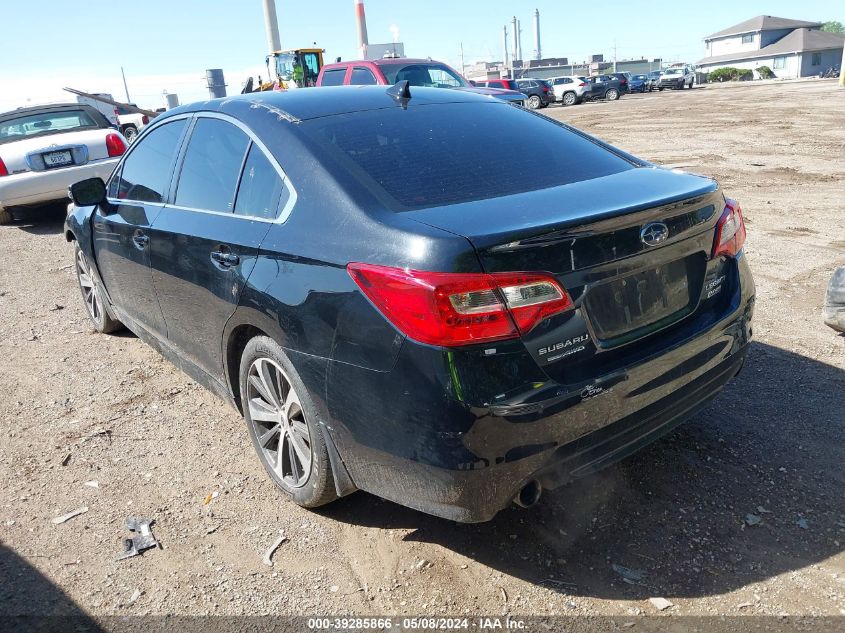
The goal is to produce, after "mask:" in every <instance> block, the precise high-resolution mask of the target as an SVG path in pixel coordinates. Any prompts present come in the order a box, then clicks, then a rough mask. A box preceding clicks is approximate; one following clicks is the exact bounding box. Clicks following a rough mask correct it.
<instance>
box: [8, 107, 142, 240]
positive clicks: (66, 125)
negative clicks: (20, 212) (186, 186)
mask: <svg viewBox="0 0 845 633" xmlns="http://www.w3.org/2000/svg"><path fill="white" fill-rule="evenodd" d="M126 145H127V144H126V139H125V138H124V137H123V136H122V135H121V134H120V132H118V131H117V130H115V129H114V128H113V127H112V126H111V125H110V124H109V122H108V120H106V118H105V117H104V116H103V115H102V114H101V113H100V112H98V111H97V110H96V109H94V108H92V107H91V106H88V105H83V104H78V103H73V104H59V105H47V106H38V107H30V108H18V109H17V110H13V111H11V112H4V113H0V224H8V223H9V222H11V221H12V212H11V209H12V208H14V207H30V206H38V205H41V204H44V203H47V202H52V201H57V200H63V199H65V198H67V189H68V187H69V186H70V185H72V184H73V183H75V182H78V181H80V180H85V179H86V178H92V177H94V176H98V177H100V178H102V179H103V180H107V179H108V177H109V176H110V175H111V172H112V170H113V169H114V167H115V165H117V162H118V160H119V157H120V156H121V155H122V154H123V153H124V152H125V151H126Z"/></svg>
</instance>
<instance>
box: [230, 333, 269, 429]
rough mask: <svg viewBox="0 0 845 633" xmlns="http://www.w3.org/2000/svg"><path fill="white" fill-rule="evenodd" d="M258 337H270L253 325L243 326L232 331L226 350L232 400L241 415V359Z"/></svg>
mask: <svg viewBox="0 0 845 633" xmlns="http://www.w3.org/2000/svg"><path fill="white" fill-rule="evenodd" d="M256 336H268V334H267V333H266V332H264V330H262V329H261V328H258V327H256V326H254V325H252V324H243V325H239V326H237V327H236V328H235V329H234V330H232V331H231V332H230V333H229V336H228V338H227V340H226V350H225V355H224V358H225V362H226V366H225V368H224V369H225V370H226V378H227V380H228V381H229V388H230V389H231V391H232V398H233V400H234V401H235V405H237V408H238V411H239V412H240V413H241V414H243V404H242V403H241V393H240V392H241V387H240V368H241V357H242V356H243V354H244V350H245V349H246V346H247V343H249V342H250V341H251V340H252V339H253V338H255V337H256Z"/></svg>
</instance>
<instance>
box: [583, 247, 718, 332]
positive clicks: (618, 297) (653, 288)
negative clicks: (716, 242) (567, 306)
mask: <svg viewBox="0 0 845 633" xmlns="http://www.w3.org/2000/svg"><path fill="white" fill-rule="evenodd" d="M705 266H706V261H705V258H704V257H703V256H701V255H694V256H690V257H686V258H684V259H678V260H675V261H671V262H666V263H664V264H661V265H659V266H655V267H654V268H649V269H646V270H642V271H638V272H636V273H632V274H630V275H626V276H625V277H621V278H619V279H614V280H612V281H609V282H607V283H604V284H601V285H599V286H596V287H594V288H590V289H589V291H588V292H587V294H586V297H585V305H586V308H587V314H588V318H589V320H590V323H591V325H592V327H593V331H594V333H595V335H596V338H597V339H598V340H599V341H600V342H601V343H602V344H603V347H612V346H614V345H621V344H623V343H627V342H628V341H631V340H633V339H636V338H639V337H641V336H645V335H647V334H650V333H652V332H655V331H657V330H658V329H662V328H664V327H666V326H668V325H671V324H672V323H675V322H676V321H679V320H680V319H682V318H683V317H685V316H686V315H688V314H690V313H691V312H693V311H694V310H695V308H696V306H697V304H698V300H699V297H700V295H701V284H702V283H703V280H704V269H705Z"/></svg>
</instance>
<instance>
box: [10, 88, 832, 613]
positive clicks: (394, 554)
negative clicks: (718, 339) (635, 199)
mask: <svg viewBox="0 0 845 633" xmlns="http://www.w3.org/2000/svg"><path fill="white" fill-rule="evenodd" d="M543 113H544V114H547V115H548V116H551V117H553V118H556V119H560V120H564V121H567V122H570V123H573V124H574V125H576V126H578V127H581V128H583V129H585V130H586V131H588V132H590V133H593V134H595V135H597V136H599V137H601V138H603V139H606V140H608V141H610V142H611V143H613V144H615V145H617V146H619V147H621V148H623V149H625V150H628V151H630V152H632V153H634V154H636V155H638V156H641V157H643V158H646V159H649V160H652V161H655V162H658V163H662V164H670V165H673V166H676V167H679V168H682V169H687V170H689V171H693V172H698V173H702V174H707V175H710V176H714V177H716V178H717V179H718V180H719V181H720V183H721V185H722V187H723V188H724V190H725V191H726V193H727V194H728V195H729V196H731V197H734V198H736V199H738V200H739V201H740V202H741V204H742V207H743V211H744V213H745V217H746V221H747V223H748V242H747V247H746V252H747V256H748V259H749V261H750V263H751V267H752V269H753V271H754V275H755V279H756V283H757V309H756V315H755V325H754V335H755V342H754V343H753V349H752V351H751V353H750V357H749V359H748V363H747V365H746V368H745V369H744V371H743V372H742V373H741V374H740V375H739V376H738V377H737V378H736V379H735V380H734V381H733V382H732V383H731V384H730V385H729V386H728V388H727V389H726V390H725V392H724V393H723V394H722V395H721V396H720V397H719V398H718V399H717V400H716V401H715V402H714V403H713V404H712V405H711V406H710V407H709V408H708V409H707V410H705V411H704V412H703V413H702V414H700V415H698V416H697V417H696V418H695V419H693V420H691V421H690V422H689V423H688V424H686V425H684V426H682V427H680V428H679V429H678V430H677V431H676V432H674V433H672V434H671V435H670V436H668V437H666V438H665V439H663V440H661V441H659V442H657V443H656V444H654V445H652V446H651V447H649V448H648V449H646V450H644V451H642V452H641V453H639V454H637V455H636V456H634V457H631V458H629V459H627V460H625V461H624V462H623V463H621V464H619V465H617V466H615V467H613V468H611V469H609V470H607V471H605V472H604V473H602V474H600V475H598V476H595V477H592V478H590V479H588V480H584V481H581V482H579V483H577V484H575V485H571V486H568V487H565V488H562V489H560V490H557V491H554V492H550V493H547V494H545V495H544V496H543V498H542V500H541V502H540V504H539V505H538V506H536V507H535V508H532V509H530V510H519V509H516V508H514V509H509V510H505V511H503V512H502V513H501V514H500V515H499V516H497V517H496V519H495V520H493V521H491V522H489V523H486V524H481V525H459V524H454V523H451V522H448V521H444V520H441V519H437V518H433V517H430V516H426V515H424V514H420V513H418V512H414V511H412V510H408V509H405V508H403V507H400V506H398V505H395V504H393V503H389V502H386V501H382V500H380V499H378V498H376V497H373V496H371V495H367V494H364V493H356V494H354V495H352V496H350V497H347V498H345V499H343V500H341V501H339V502H337V503H335V504H333V505H331V506H328V507H326V508H324V509H321V510H320V511H317V512H313V511H307V510H303V509H300V508H298V507H295V506H294V505H292V504H291V503H288V502H286V501H284V500H283V498H282V496H281V494H280V493H279V492H277V491H276V490H275V489H274V487H273V485H272V484H271V482H270V481H269V480H268V478H267V477H266V476H265V474H264V472H263V471H262V469H261V467H260V465H259V463H258V460H257V458H256V457H255V456H254V454H253V452H252V447H251V446H250V443H249V440H248V437H247V433H246V427H245V425H244V423H243V421H242V420H241V418H240V417H239V416H238V415H237V414H236V413H235V412H234V411H233V410H232V409H230V408H228V406H227V405H226V404H224V403H223V402H221V401H219V400H217V399H216V398H215V397H214V396H212V395H211V394H210V393H208V392H206V391H205V390H203V389H202V388H201V387H199V386H198V385H197V384H195V383H194V382H192V381H191V380H190V379H189V378H188V377H187V376H185V375H184V374H182V373H180V371H179V370H177V369H175V368H174V367H173V366H171V365H170V364H168V363H167V362H166V361H165V360H163V359H162V358H161V357H160V356H158V355H157V354H156V353H155V352H153V351H152V350H151V349H150V348H148V347H147V346H146V345H144V344H143V343H141V341H139V340H138V339H136V338H134V337H133V336H131V335H128V334H123V335H119V336H103V335H96V334H94V333H93V332H92V329H91V326H90V325H89V322H88V319H87V317H86V314H85V311H84V307H83V304H82V301H81V299H80V297H79V292H78V289H77V286H76V284H75V280H74V277H73V275H72V270H71V261H72V259H71V257H72V249H71V246H70V245H68V244H67V243H66V242H65V240H64V237H63V236H62V233H61V229H62V220H63V211H62V209H61V208H54V209H53V210H51V211H46V212H44V213H43V214H35V215H32V216H31V217H30V218H29V219H24V220H23V221H19V222H17V223H16V224H14V225H11V226H3V227H0V253H2V255H3V257H4V264H3V266H2V267H0V385H2V395H0V422H2V440H0V491H2V492H0V499H2V500H0V581H2V582H0V615H9V614H21V613H60V612H79V613H82V612H84V613H87V614H92V615H95V616H106V615H138V614H186V615H196V614H299V615H314V614H391V615H401V614H413V615H434V616H440V615H451V616H457V615H463V614H466V615H471V614H493V615H501V614H506V613H508V614H520V615H529V614H548V615H561V614H566V615H579V614H580V615H592V616H596V615H604V614H608V615H618V616H624V617H631V616H635V615H637V614H644V615H645V614H656V613H657V612H658V611H657V608H656V607H655V606H654V605H653V604H652V603H651V602H649V598H652V597H663V598H666V599H668V600H669V601H671V602H672V603H673V605H674V606H672V607H670V608H668V609H667V610H665V611H663V612H661V613H662V615H672V616H683V615H717V614H724V615H751V614H757V615H760V614H771V615H779V614H790V615H845V552H844V551H843V550H845V495H844V494H843V491H845V338H843V337H841V336H837V335H836V334H835V333H834V332H833V331H832V330H830V329H828V328H826V327H825V326H824V325H823V324H822V322H821V319H820V306H821V304H822V299H823V294H824V288H825V286H826V283H827V280H828V278H829V277H830V273H831V271H832V270H833V268H834V267H835V266H836V265H843V264H845V223H843V199H845V185H843V182H845V125H843V123H845V90H840V89H838V88H837V87H836V84H835V83H834V82H833V81H809V82H796V83H778V84H775V83H773V84H768V85H763V84H760V85H736V86H718V87H701V88H696V89H693V90H687V91H683V92H674V91H666V92H663V93H654V94H649V95H632V96H626V97H624V98H623V99H622V100H621V101H618V102H613V103H597V104H585V105H580V106H576V107H570V108H561V107H551V108H548V109H546V110H544V111H543ZM94 481H96V482H97V486H98V487H95V486H94V484H93V483H90V482H94ZM86 482H88V483H86ZM214 492H217V493H219V494H218V495H217V496H216V497H214V498H212V499H211V501H210V502H209V503H208V504H207V505H206V504H205V503H204V501H205V500H206V499H207V498H208V495H210V494H211V493H214ZM81 506H85V507H87V508H88V511H87V513H85V514H82V515H80V516H77V517H76V518H73V519H70V520H69V521H67V522H65V523H62V524H54V523H52V522H51V519H53V518H54V517H57V516H59V515H62V514H65V513H67V512H69V511H71V510H74V509H76V508H79V507H81ZM128 515H135V516H142V517H150V518H154V519H155V520H156V524H155V526H154V529H153V531H154V533H155V535H156V537H157V538H158V539H159V540H160V542H161V546H162V548H161V549H153V550H149V551H147V552H146V553H144V555H143V556H140V557H136V558H132V559H129V560H124V561H119V562H118V561H116V560H115V558H116V556H117V555H118V554H119V553H120V551H121V541H122V539H123V538H125V537H126V536H129V533H128V532H127V531H126V530H125V528H124V526H123V522H124V519H125V518H126V517H127V516H128ZM748 515H753V517H757V518H759V519H760V521H759V523H757V524H755V525H749V524H748V522H749V521H750V522H751V523H754V522H755V521H756V519H755V518H753V517H750V516H748ZM280 530H281V531H282V532H283V533H284V535H285V536H286V537H287V539H288V540H287V541H286V542H285V543H283V544H282V545H281V547H280V548H279V549H278V551H277V552H276V554H275V556H274V561H275V565H274V566H273V567H272V568H271V567H268V566H266V565H265V564H263V563H262V556H263V553H264V550H265V549H266V548H267V547H268V545H269V544H270V543H271V542H272V541H273V540H274V539H275V538H276V536H277V535H278V534H279V531H280ZM75 610H76V611H75Z"/></svg>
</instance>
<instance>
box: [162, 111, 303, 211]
mask: <svg viewBox="0 0 845 633" xmlns="http://www.w3.org/2000/svg"><path fill="white" fill-rule="evenodd" d="M189 116H191V117H192V119H193V120H192V121H191V123H190V125H189V128H190V129H189V130H188V131H190V132H191V133H192V134H193V130H194V127H195V126H196V122H197V121H198V120H199V119H220V120H221V121H225V122H227V123H231V124H232V125H234V126H235V127H237V128H238V129H240V130H241V131H242V132H243V133H244V134H246V135H247V138H248V139H249V141H250V142H249V143H247V150H246V152H245V153H244V157H243V160H242V161H241V168H240V172H239V173H238V184H237V186H236V187H235V197H234V198H233V200H232V210H231V211H228V212H224V211H212V210H211V209H197V208H194V207H186V206H182V205H177V204H176V203H175V197H174V196H175V194H176V187H177V186H178V181H179V178H178V175H177V172H178V173H179V174H181V172H182V164H183V162H184V159H185V153H186V152H187V150H188V145H189V144H190V137H188V138H187V141H183V145H182V147H181V148H180V150H179V156H178V158H177V159H176V166H175V168H174V170H173V181H174V182H173V184H172V186H171V190H170V192H169V193H170V197H168V202H167V203H166V205H167V206H171V207H173V208H178V209H185V210H187V211H196V212H198V213H210V214H212V215H223V216H227V217H234V218H241V219H244V220H247V221H250V222H266V223H268V224H284V223H285V222H286V221H287V219H288V218H289V217H290V214H291V213H292V212H293V207H294V205H295V204H296V201H297V198H298V194H297V192H296V189H295V188H294V186H293V184H292V183H291V182H290V179H289V178H288V177H287V174H286V173H285V170H284V169H282V166H281V165H280V164H279V162H278V161H277V160H276V157H275V156H273V154H272V153H271V152H270V150H268V149H267V146H266V145H265V144H264V143H262V142H261V139H259V138H258V137H257V136H256V135H255V134H254V133H253V132H252V130H250V129H249V128H248V127H247V126H246V125H245V124H244V123H241V122H240V121H238V120H237V119H236V118H234V117H231V116H229V115H226V114H222V113H220V112H193V113H191V114H190V115H189ZM253 144H255V145H256V146H257V147H258V148H259V149H260V150H261V152H262V153H263V154H264V157H265V158H266V159H267V160H268V161H269V162H270V165H271V166H272V167H273V168H274V169H275V170H276V174H277V175H278V176H279V178H281V180H282V187H284V188H285V189H287V190H288V192H289V194H290V196H289V197H288V200H287V202H286V203H285V206H284V207H283V208H282V210H281V211H279V212H278V215H277V217H275V218H272V219H270V218H262V217H259V216H257V215H238V214H236V213H235V207H234V205H235V202H236V201H237V196H238V190H239V189H240V187H241V176H243V168H244V164H245V162H246V157H247V156H248V155H249V148H250V147H252V145H253Z"/></svg>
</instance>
